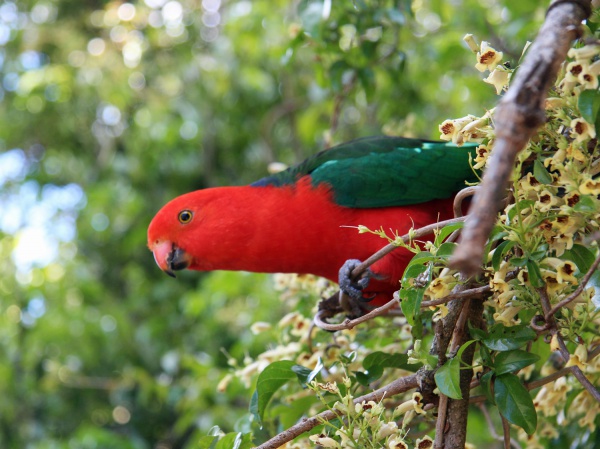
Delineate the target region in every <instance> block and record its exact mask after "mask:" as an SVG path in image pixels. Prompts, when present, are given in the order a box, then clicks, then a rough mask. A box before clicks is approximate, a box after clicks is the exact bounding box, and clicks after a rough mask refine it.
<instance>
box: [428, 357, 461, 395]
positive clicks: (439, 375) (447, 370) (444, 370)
mask: <svg viewBox="0 0 600 449" xmlns="http://www.w3.org/2000/svg"><path fill="white" fill-rule="evenodd" d="M434 378H435V383H436V385H437V386H438V388H439V389H440V392H442V393H443V394H445V395H446V396H448V397H450V398H452V399H462V393H461V391H460V360H459V359H458V357H454V358H453V359H450V360H447V361H446V363H444V364H443V365H442V366H440V367H439V368H438V370H437V371H436V372H435V375H434Z"/></svg>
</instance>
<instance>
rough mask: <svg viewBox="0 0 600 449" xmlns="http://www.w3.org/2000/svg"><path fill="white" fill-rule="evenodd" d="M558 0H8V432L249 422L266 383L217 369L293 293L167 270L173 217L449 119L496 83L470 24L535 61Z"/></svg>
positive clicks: (189, 440)
mask: <svg viewBox="0 0 600 449" xmlns="http://www.w3.org/2000/svg"><path fill="white" fill-rule="evenodd" d="M545 6H546V5H545V4H544V5H539V4H538V2H536V1H534V0H522V1H519V2H512V1H508V0H505V1H495V0H487V1H485V2H482V1H479V0H462V1H461V0H454V1H450V2H443V1H427V0H415V1H412V2H411V1H401V0H400V1H396V2H392V1H385V0H380V1H367V0H364V1H360V0H356V1H354V2H352V1H349V0H348V1H342V2H328V1H325V2H321V1H301V2H290V1H279V0H278V1H275V0H274V1H269V2H266V1H265V2H249V1H231V0H230V1H220V0H203V1H202V2H199V1H187V0H179V1H177V0H171V1H165V0H146V1H145V2H134V3H121V2H103V1H89V2H78V1H69V0H64V1H49V0H44V1H40V2H32V1H20V2H8V1H4V2H1V3H0V44H1V49H0V72H1V73H0V76H1V87H0V99H1V102H0V150H1V151H2V153H0V267H1V273H2V276H0V360H1V362H0V396H1V397H2V401H0V447H3V448H4V447H6V448H22V447H29V448H72V447H77V448H80V447H81V448H87V447H90V448H92V447H94V448H104V447H106V448H108V447H111V448H114V447H119V448H130V447H131V448H150V447H155V448H183V447H194V441H195V440H196V439H197V438H198V436H199V435H204V434H206V432H208V430H209V429H210V428H211V427H212V426H213V425H219V426H221V427H222V428H223V429H224V430H225V431H231V430H233V429H234V427H235V426H236V422H238V421H239V423H243V422H245V421H244V419H243V417H244V416H245V415H246V414H247V406H248V402H249V400H250V395H251V391H250V390H248V389H246V388H245V387H244V386H243V385H242V384H241V383H236V382H234V383H233V384H232V385H231V386H230V388H229V389H228V390H227V392H226V393H218V392H217V391H216V384H217V383H218V381H219V380H220V379H222V378H223V376H224V375H225V374H226V373H227V372H229V370H230V367H229V366H228V359H229V358H235V359H237V360H242V359H243V358H244V356H245V355H246V354H250V355H254V354H256V353H259V352H262V351H264V350H265V348H267V347H269V345H270V343H272V342H271V341H270V340H269V336H268V335H259V336H254V335H252V334H251V333H250V331H249V326H250V324H251V323H253V322H255V321H267V322H272V323H275V322H277V321H278V320H279V319H280V318H281V317H282V316H283V315H284V314H285V313H287V312H288V311H289V310H288V309H287V308H286V305H285V304H284V303H281V302H280V301H279V298H278V296H279V294H278V293H277V292H276V291H275V290H274V288H273V281H272V279H271V277H269V276H266V275H253V274H252V275H251V274H247V273H224V272H221V273H211V274H200V273H184V274H182V275H181V276H179V277H178V279H177V281H175V280H173V279H170V278H168V277H166V276H164V275H163V274H162V273H161V272H160V271H159V270H158V268H157V267H156V266H155V264H154V261H153V260H152V256H151V254H150V253H149V252H148V250H147V249H146V247H145V246H146V245H145V232H146V227H147V225H148V223H149V221H150V219H151V218H152V216H153V214H154V213H155V212H156V211H157V210H158V208H159V207H160V205H162V204H163V203H165V202H166V201H168V200H169V199H171V198H173V197H174V196H176V195H178V194H181V193H184V192H188V191H191V190H195V189H198V188H203V187H207V186H215V185H225V184H244V183H247V182H250V181H252V180H254V179H257V178H258V177H260V176H262V175H264V174H265V173H266V167H267V165H268V164H269V163H271V162H274V161H282V162H284V163H287V164H292V163H295V162H299V161H300V160H302V159H303V158H304V157H306V156H308V155H310V154H313V153H314V152H316V151H318V150H320V149H322V148H324V147H325V146H327V145H328V144H331V143H336V142H341V141H344V140H348V139H351V138H354V137H359V136H364V135H370V134H377V133H381V132H388V133H394V134H403V135H408V136H417V137H426V138H438V137H439V136H438V131H437V124H438V123H441V122H442V121H443V120H444V119H446V118H448V117H459V116H462V115H466V114H468V113H474V114H478V115H481V114H482V111H483V110H484V108H485V107H491V106H492V105H493V104H494V102H495V93H494V89H493V87H492V86H487V85H485V84H483V83H481V81H480V79H481V77H482V76H481V75H480V74H479V73H477V72H476V71H475V69H473V68H472V60H473V59H472V58H473V57H472V54H471V53H470V51H469V50H468V49H466V47H465V45H464V44H463V43H462V36H463V35H464V34H465V33H466V32H470V33H473V34H475V35H476V36H478V37H479V38H480V39H485V40H490V41H492V43H493V44H494V45H495V47H496V48H498V49H501V50H503V51H504V52H505V55H508V56H509V57H512V59H513V60H514V61H515V62H516V60H517V59H518V57H519V56H520V49H521V48H522V47H523V45H524V43H525V41H526V40H530V39H532V38H533V37H534V35H535V31H536V30H537V28H538V26H539V24H540V21H541V20H542V19H543V15H544V12H545ZM505 57H506V56H505ZM239 425H242V424H239ZM474 425H475V426H477V425H478V424H477V422H475V424H474ZM479 433H481V434H483V433H486V432H484V431H479V430H478V428H477V427H475V428H474V429H472V432H471V435H474V437H473V438H471V439H472V440H473V439H474V441H477V438H478V437H477V434H479ZM481 438H483V440H480V441H485V438H484V437H481Z"/></svg>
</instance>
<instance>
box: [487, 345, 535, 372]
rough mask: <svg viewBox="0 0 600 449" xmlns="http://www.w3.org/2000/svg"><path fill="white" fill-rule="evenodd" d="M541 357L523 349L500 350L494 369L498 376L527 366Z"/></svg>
mask: <svg viewBox="0 0 600 449" xmlns="http://www.w3.org/2000/svg"><path fill="white" fill-rule="evenodd" d="M539 359H540V356H539V355H537V354H532V353H531V352H527V351H523V350H521V349H514V350H512V351H505V352H500V353H498V355H497V356H496V359H495V360H494V371H495V372H496V376H500V375H502V374H506V373H511V372H513V371H517V370H520V369H522V368H525V367H526V366H529V365H531V364H532V363H535V362H537V361H538V360H539Z"/></svg>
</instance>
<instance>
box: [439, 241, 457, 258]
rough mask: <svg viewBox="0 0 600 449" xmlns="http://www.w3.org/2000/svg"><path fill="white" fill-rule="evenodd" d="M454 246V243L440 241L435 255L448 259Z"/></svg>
mask: <svg viewBox="0 0 600 449" xmlns="http://www.w3.org/2000/svg"><path fill="white" fill-rule="evenodd" d="M455 248H456V243H453V242H446V243H442V244H441V245H440V247H439V248H438V250H437V251H436V253H435V255H436V257H438V258H440V259H448V258H450V256H452V254H453V253H454V249H455Z"/></svg>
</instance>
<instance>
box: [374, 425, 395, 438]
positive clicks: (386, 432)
mask: <svg viewBox="0 0 600 449" xmlns="http://www.w3.org/2000/svg"><path fill="white" fill-rule="evenodd" d="M397 431H398V424H396V423H395V422H394V421H389V422H386V423H383V424H382V426H381V427H380V428H379V430H378V431H377V438H378V439H379V440H383V439H384V438H387V437H389V436H390V435H393V434H394V433H396V432H397Z"/></svg>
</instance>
